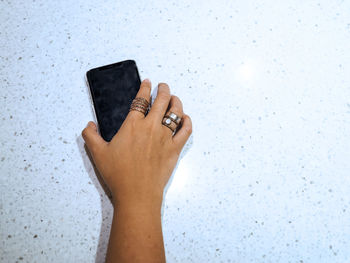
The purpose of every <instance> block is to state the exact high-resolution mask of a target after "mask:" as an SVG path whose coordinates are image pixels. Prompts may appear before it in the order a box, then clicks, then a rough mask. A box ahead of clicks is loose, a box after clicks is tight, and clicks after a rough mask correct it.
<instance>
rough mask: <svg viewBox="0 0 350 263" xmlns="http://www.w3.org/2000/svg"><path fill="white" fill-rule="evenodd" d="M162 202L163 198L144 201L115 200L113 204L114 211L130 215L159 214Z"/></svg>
mask: <svg viewBox="0 0 350 263" xmlns="http://www.w3.org/2000/svg"><path fill="white" fill-rule="evenodd" d="M162 202H163V196H160V197H157V198H153V199H144V200H137V199H136V200H133V199H121V200H120V199H116V201H115V202H113V206H114V210H115V211H125V212H130V213H160V211H161V207H162Z"/></svg>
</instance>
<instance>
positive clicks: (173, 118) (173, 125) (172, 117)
mask: <svg viewBox="0 0 350 263" xmlns="http://www.w3.org/2000/svg"><path fill="white" fill-rule="evenodd" d="M180 122H181V118H180V117H179V116H177V115H176V114H175V113H174V112H169V114H166V115H165V116H164V117H163V121H162V124H163V125H165V126H166V127H168V128H169V129H170V130H171V131H172V132H173V133H174V132H176V129H177V127H178V126H179V124H180Z"/></svg>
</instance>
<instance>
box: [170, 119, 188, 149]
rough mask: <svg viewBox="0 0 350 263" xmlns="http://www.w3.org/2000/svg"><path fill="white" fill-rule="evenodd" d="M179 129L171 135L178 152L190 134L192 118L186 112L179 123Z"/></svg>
mask: <svg viewBox="0 0 350 263" xmlns="http://www.w3.org/2000/svg"><path fill="white" fill-rule="evenodd" d="M180 125H181V127H180V126H179V130H178V131H177V132H176V133H175V135H174V137H173V142H174V143H175V145H176V147H177V149H178V152H181V150H182V148H183V147H184V146H185V144H186V142H187V140H188V138H189V137H190V135H191V134H192V120H191V118H190V116H188V115H187V114H183V116H182V124H180Z"/></svg>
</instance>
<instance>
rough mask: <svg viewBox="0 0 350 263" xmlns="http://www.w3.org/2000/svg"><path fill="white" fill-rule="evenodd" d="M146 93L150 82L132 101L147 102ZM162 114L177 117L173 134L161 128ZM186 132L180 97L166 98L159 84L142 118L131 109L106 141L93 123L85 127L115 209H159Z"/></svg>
mask: <svg viewBox="0 0 350 263" xmlns="http://www.w3.org/2000/svg"><path fill="white" fill-rule="evenodd" d="M150 93H151V83H150V81H149V80H144V81H143V82H142V83H141V87H140V90H139V92H138V94H137V96H136V97H143V98H145V99H146V100H147V101H150ZM167 110H168V111H172V112H174V113H175V114H177V115H178V116H179V117H182V121H181V124H180V125H179V127H178V130H177V132H176V134H175V135H174V136H172V131H171V130H170V129H169V128H168V127H166V126H164V125H163V124H162V119H163V117H164V115H165V113H166V112H168V111H167ZM191 133H192V122H191V119H190V117H189V116H188V115H186V114H184V113H183V108H182V103H181V101H180V99H179V98H178V97H176V96H172V95H170V89H169V87H168V85H167V84H165V83H160V84H159V85H158V93H157V97H156V99H155V101H154V104H153V105H152V107H151V109H150V111H149V113H148V114H147V116H146V117H145V116H144V114H143V113H141V112H139V111H130V112H129V114H128V115H127V118H126V119H125V121H124V122H123V124H122V126H121V128H120V129H119V131H118V133H117V134H116V135H115V136H114V137H113V139H112V140H111V141H110V142H109V143H108V142H106V141H104V140H103V138H102V137H101V136H100V135H99V134H98V132H97V128H96V125H95V124H94V123H93V122H89V123H88V125H87V127H86V128H85V129H84V130H83V132H82V136H83V138H84V140H85V142H86V144H87V147H88V149H89V151H90V153H91V155H92V158H93V161H94V163H95V165H96V167H97V169H98V170H99V172H100V174H101V175H102V177H103V179H104V181H105V183H106V185H107V186H108V188H109V189H110V191H111V193H112V202H113V204H114V205H117V206H124V205H125V206H128V207H141V206H142V207H145V206H146V207H154V206H156V207H160V206H161V203H162V198H163V190H164V187H165V185H166V183H167V182H168V180H169V177H170V176H171V173H172V171H173V169H174V167H175V165H176V162H177V160H178V158H179V154H180V152H181V150H182V148H183V146H184V145H185V143H186V141H187V139H188V137H189V136H190V135H191Z"/></svg>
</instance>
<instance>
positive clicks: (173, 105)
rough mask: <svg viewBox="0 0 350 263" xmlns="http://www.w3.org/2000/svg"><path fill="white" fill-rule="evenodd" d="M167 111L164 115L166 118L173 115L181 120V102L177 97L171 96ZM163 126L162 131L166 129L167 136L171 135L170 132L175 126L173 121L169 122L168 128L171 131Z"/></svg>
mask: <svg viewBox="0 0 350 263" xmlns="http://www.w3.org/2000/svg"><path fill="white" fill-rule="evenodd" d="M168 109H169V110H168V111H167V112H166V114H165V115H167V116H168V115H169V114H170V113H175V114H176V116H178V117H179V118H182V115H183V108H182V102H181V100H180V99H179V98H178V97H177V96H174V95H171V98H170V102H169V106H168ZM162 120H163V119H162ZM163 126H164V129H166V130H167V132H169V134H170V135H172V133H173V132H172V130H175V129H176V126H177V124H176V123H175V122H174V121H171V120H169V126H170V128H171V129H172V130H171V129H169V128H168V127H166V126H165V125H163Z"/></svg>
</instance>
